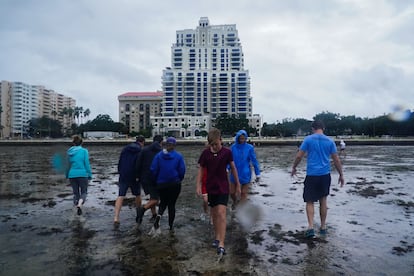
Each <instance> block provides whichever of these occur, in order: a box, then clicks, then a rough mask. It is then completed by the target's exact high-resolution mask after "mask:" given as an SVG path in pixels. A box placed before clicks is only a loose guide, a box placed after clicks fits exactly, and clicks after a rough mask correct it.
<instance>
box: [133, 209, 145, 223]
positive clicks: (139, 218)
mask: <svg viewBox="0 0 414 276" xmlns="http://www.w3.org/2000/svg"><path fill="white" fill-rule="evenodd" d="M144 213H145V209H144V208H143V207H138V208H137V217H136V218H135V221H136V222H137V223H139V224H141V223H142V218H143V217H144Z"/></svg>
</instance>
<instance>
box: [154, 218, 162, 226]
mask: <svg viewBox="0 0 414 276" xmlns="http://www.w3.org/2000/svg"><path fill="white" fill-rule="evenodd" d="M160 220H161V216H160V215H157V217H156V218H155V221H154V228H155V229H158V228H160Z"/></svg>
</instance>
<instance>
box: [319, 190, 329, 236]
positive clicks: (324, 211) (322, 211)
mask: <svg viewBox="0 0 414 276" xmlns="http://www.w3.org/2000/svg"><path fill="white" fill-rule="evenodd" d="M319 205H320V206H319V215H320V217H321V229H326V217H327V216H328V202H327V199H326V196H325V197H322V198H321V199H320V200H319Z"/></svg>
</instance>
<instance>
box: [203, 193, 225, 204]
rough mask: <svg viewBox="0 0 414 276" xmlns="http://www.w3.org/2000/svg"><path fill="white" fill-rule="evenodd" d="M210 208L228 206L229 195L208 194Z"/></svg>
mask: <svg viewBox="0 0 414 276" xmlns="http://www.w3.org/2000/svg"><path fill="white" fill-rule="evenodd" d="M207 198H208V206H210V207H215V206H217V205H224V206H227V203H228V202H229V195H228V194H220V195H212V194H208V195H207Z"/></svg>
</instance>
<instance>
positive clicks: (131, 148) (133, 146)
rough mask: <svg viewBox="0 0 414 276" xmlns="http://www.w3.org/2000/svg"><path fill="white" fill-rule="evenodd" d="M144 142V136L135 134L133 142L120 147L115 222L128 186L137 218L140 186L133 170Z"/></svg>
mask: <svg viewBox="0 0 414 276" xmlns="http://www.w3.org/2000/svg"><path fill="white" fill-rule="evenodd" d="M144 144H145V138H144V136H142V135H140V136H137V137H136V140H135V142H134V143H130V144H128V145H126V146H125V147H124V148H123V149H122V151H121V154H120V156H119V162H118V173H119V189H118V197H117V199H116V201H115V216H114V223H115V224H119V223H120V220H119V213H120V212H121V207H122V203H123V201H124V198H125V195H126V193H127V191H128V188H130V189H131V192H132V194H133V195H134V196H135V206H136V207H137V218H138V211H139V207H140V206H141V186H140V184H139V182H138V181H137V173H136V171H135V166H136V163H137V159H138V155H139V153H140V152H141V149H142V147H143V146H144ZM137 222H138V221H137Z"/></svg>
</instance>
